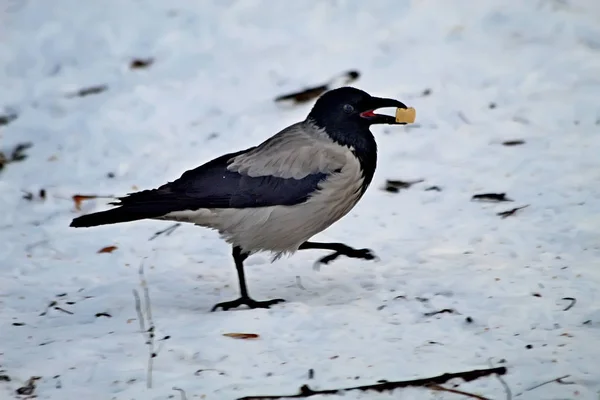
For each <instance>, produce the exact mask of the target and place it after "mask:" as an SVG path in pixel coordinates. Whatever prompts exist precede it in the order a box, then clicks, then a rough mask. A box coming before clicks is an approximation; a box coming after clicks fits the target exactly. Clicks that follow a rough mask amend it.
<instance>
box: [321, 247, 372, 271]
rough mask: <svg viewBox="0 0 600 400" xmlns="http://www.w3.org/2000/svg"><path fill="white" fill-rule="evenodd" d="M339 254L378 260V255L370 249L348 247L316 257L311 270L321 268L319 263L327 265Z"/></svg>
mask: <svg viewBox="0 0 600 400" xmlns="http://www.w3.org/2000/svg"><path fill="white" fill-rule="evenodd" d="M340 256H346V257H349V258H360V259H362V260H375V261H377V260H379V257H377V255H376V254H375V252H374V251H373V250H371V249H349V250H346V251H335V252H333V253H331V254H330V255H328V256H325V257H322V258H320V259H318V260H317V261H316V262H315V263H314V264H313V270H315V271H319V270H320V269H321V265H323V264H325V265H327V264H329V263H330V262H332V261H333V260H335V259H336V258H338V257H340Z"/></svg>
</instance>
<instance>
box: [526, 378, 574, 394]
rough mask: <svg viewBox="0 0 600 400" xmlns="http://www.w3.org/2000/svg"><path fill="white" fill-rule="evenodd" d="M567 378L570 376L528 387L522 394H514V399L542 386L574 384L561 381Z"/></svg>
mask: <svg viewBox="0 0 600 400" xmlns="http://www.w3.org/2000/svg"><path fill="white" fill-rule="evenodd" d="M569 376H571V375H565V376H561V377H558V378H555V379H551V380H549V381H546V382H542V383H540V384H538V385H535V386H532V387H530V388H529V389H525V391H523V392H521V393H519V394H516V395H515V397H518V396H521V395H522V394H524V393H525V392H531V391H532V390H534V389H537V388H540V387H542V386H545V385H547V384H549V383H554V382H556V383H559V384H561V385H573V384H574V383H575V382H565V381H563V379H565V378H568V377H569Z"/></svg>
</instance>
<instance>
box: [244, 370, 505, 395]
mask: <svg viewBox="0 0 600 400" xmlns="http://www.w3.org/2000/svg"><path fill="white" fill-rule="evenodd" d="M504 374H506V368H505V367H497V368H488V369H476V370H471V371H462V372H455V373H447V374H442V375H438V376H433V377H430V378H421V379H413V380H408V381H393V382H392V381H384V382H380V383H376V384H373V385H364V386H354V387H348V388H338V389H325V390H313V389H311V388H310V387H309V386H308V385H302V387H300V393H297V394H292V395H267V396H247V397H241V398H239V399H238V400H269V399H299V398H306V397H311V396H317V395H320V394H325V395H326V394H338V393H340V392H350V391H355V390H361V391H367V390H375V391H377V392H384V391H391V390H394V389H398V388H404V387H409V386H413V387H415V386H416V387H418V386H420V387H424V388H432V386H437V387H441V386H439V385H441V384H443V383H446V382H448V381H450V380H452V379H456V378H460V379H462V380H464V381H465V382H470V381H474V380H475V379H478V378H482V377H484V376H490V375H504ZM444 389H445V388H444ZM436 390H441V389H436ZM445 391H449V390H445ZM461 394H464V393H461ZM476 398H477V397H476ZM481 398H483V399H485V397H480V399H481Z"/></svg>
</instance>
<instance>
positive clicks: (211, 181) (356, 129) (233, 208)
mask: <svg viewBox="0 0 600 400" xmlns="http://www.w3.org/2000/svg"><path fill="white" fill-rule="evenodd" d="M384 107H394V108H407V107H406V106H405V105H404V104H403V103H401V102H400V101H398V100H394V99H386V98H379V97H373V96H371V95H369V94H368V93H366V92H364V91H362V90H359V89H355V88H352V87H342V88H339V89H334V90H331V91H328V92H325V93H324V94H323V95H322V96H321V97H319V99H318V100H317V102H316V103H315V105H314V107H313V108H312V110H311V111H310V113H309V114H308V117H307V118H306V119H305V120H304V121H302V122H298V123H295V124H293V125H291V126H289V127H287V128H285V129H283V130H282V131H281V132H279V133H277V134H276V135H274V136H272V137H271V138H269V139H267V140H266V141H264V142H263V143H261V144H259V145H258V146H255V147H251V148H249V149H246V150H242V151H238V152H235V153H230V154H225V155H223V156H221V157H218V158H215V159H214V160H212V161H209V162H207V163H206V164H204V165H201V166H200V167H198V168H195V169H192V170H190V171H187V172H185V173H184V174H183V175H182V176H181V177H180V178H179V179H177V180H175V181H173V182H169V183H166V184H164V185H162V186H160V187H158V188H157V189H152V190H144V191H140V192H135V193H130V194H128V195H126V196H125V197H120V198H118V201H117V202H114V203H110V204H112V205H115V206H118V207H116V208H113V209H110V210H107V211H102V212H97V213H93V214H88V215H83V216H80V217H78V218H75V219H74V220H73V221H72V222H71V226H72V227H76V228H82V227H91V226H98V225H106V224H116V223H120V222H129V221H136V220H141V219H153V220H168V221H179V222H188V223H192V224H196V225H200V226H203V227H207V228H211V229H215V230H217V231H218V232H219V233H220V234H221V237H223V238H224V239H225V240H226V241H227V242H228V243H230V244H231V245H232V248H233V260H234V262H235V267H236V270H237V274H238V279H239V285H240V292H241V296H240V298H238V299H237V300H233V301H228V302H223V303H218V304H216V305H215V306H214V307H213V309H212V311H215V310H217V309H218V308H219V307H220V308H222V309H223V310H229V309H231V308H236V307H239V306H241V305H246V306H248V307H250V308H269V307H270V306H271V305H273V304H277V303H280V302H282V301H284V300H283V299H273V300H266V301H257V300H254V299H252V298H251V297H250V295H249V294H248V288H247V286H246V278H245V276H244V261H245V260H246V258H248V256H250V255H251V254H254V253H256V252H260V251H269V252H272V253H274V254H275V259H276V258H279V257H280V256H282V255H284V254H292V253H294V252H296V251H297V250H305V249H321V250H331V251H333V253H332V254H330V255H328V256H326V257H323V258H322V259H320V260H319V262H321V263H328V262H330V261H332V260H334V259H335V258H337V257H339V256H347V257H351V258H358V259H365V260H371V259H374V258H375V256H374V254H373V252H372V251H371V250H369V249H355V248H352V247H350V246H347V245H345V244H342V243H320V242H312V241H309V239H310V238H311V237H312V236H314V235H315V234H317V233H319V232H321V231H323V230H325V229H326V228H327V227H329V226H330V225H331V224H333V223H334V222H336V221H337V220H339V219H340V218H342V217H343V216H344V215H346V214H347V213H348V212H349V211H350V210H351V209H352V208H353V207H354V206H355V205H356V203H357V202H358V201H359V200H360V198H361V197H362V195H363V194H364V193H365V191H366V190H367V187H368V186H369V184H370V183H371V181H372V179H373V174H374V173H375V167H376V164H377V144H376V142H375V138H374V137H373V135H372V134H371V131H370V130H369V127H370V126H371V125H374V124H401V123H398V122H396V119H395V118H394V117H392V116H388V115H383V114H376V113H375V110H377V109H379V108H384Z"/></svg>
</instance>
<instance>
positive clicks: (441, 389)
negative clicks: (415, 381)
mask: <svg viewBox="0 0 600 400" xmlns="http://www.w3.org/2000/svg"><path fill="white" fill-rule="evenodd" d="M427 387H428V388H429V389H431V390H436V391H438V392H448V393H455V394H462V395H463V396H467V397H470V398H472V399H479V400H490V398H489V397H483V396H479V395H478V394H475V393H469V392H465V391H462V390H458V389H449V388H445V387H443V386H440V385H429V386H427Z"/></svg>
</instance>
